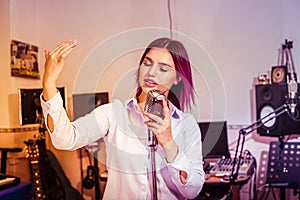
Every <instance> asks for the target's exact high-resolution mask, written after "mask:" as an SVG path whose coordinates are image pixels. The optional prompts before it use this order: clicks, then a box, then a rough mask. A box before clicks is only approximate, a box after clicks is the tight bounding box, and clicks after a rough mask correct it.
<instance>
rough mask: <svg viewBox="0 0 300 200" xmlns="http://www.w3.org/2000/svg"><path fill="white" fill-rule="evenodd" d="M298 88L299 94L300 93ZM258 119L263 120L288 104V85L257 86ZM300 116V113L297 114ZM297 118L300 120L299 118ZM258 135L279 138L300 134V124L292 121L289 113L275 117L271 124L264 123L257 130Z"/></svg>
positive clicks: (299, 107)
mask: <svg viewBox="0 0 300 200" xmlns="http://www.w3.org/2000/svg"><path fill="white" fill-rule="evenodd" d="M298 85H299V83H298ZM299 88H300V87H299V86H298V93H300V89H299ZM255 93H256V118H257V120H258V119H261V118H263V116H266V115H267V114H270V113H272V112H273V111H274V110H276V109H277V108H279V107H280V106H282V105H284V104H285V103H286V98H287V97H286V96H287V94H288V84H287V83H278V84H267V85H256V86H255ZM296 110H297V111H299V110H300V105H297V107H296ZM297 114H298V115H299V112H298V113H297ZM296 118H299V116H298V117H297V116H296ZM257 133H258V134H260V135H261V136H273V137H279V136H283V135H289V134H300V122H299V121H295V120H294V119H292V118H291V117H290V116H289V114H288V113H287V112H285V113H283V114H282V115H280V116H278V117H275V118H274V119H272V120H270V121H269V122H266V123H263V125H262V126H261V127H259V128H258V129H257Z"/></svg>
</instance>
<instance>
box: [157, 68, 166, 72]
mask: <svg viewBox="0 0 300 200" xmlns="http://www.w3.org/2000/svg"><path fill="white" fill-rule="evenodd" d="M159 70H160V71H161V72H167V71H168V69H165V68H164V67H160V68H159Z"/></svg>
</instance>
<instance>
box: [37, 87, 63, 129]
mask: <svg viewBox="0 0 300 200" xmlns="http://www.w3.org/2000/svg"><path fill="white" fill-rule="evenodd" d="M40 100H41V106H42V110H43V115H44V118H45V119H47V116H48V115H50V116H51V117H52V119H53V122H54V124H56V121H57V119H58V118H59V115H60V110H61V109H62V108H63V100H62V97H61V95H60V92H59V91H58V92H57V93H56V95H54V96H53V97H52V98H51V99H49V100H48V101H45V100H44V98H43V93H42V94H41V96H40ZM45 125H46V127H47V129H48V125H47V120H45ZM48 131H49V130H48Z"/></svg>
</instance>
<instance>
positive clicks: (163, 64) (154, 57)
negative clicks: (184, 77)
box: [138, 48, 180, 96]
mask: <svg viewBox="0 0 300 200" xmlns="http://www.w3.org/2000/svg"><path fill="white" fill-rule="evenodd" d="M139 73H140V74H139V80H138V81H139V85H140V86H141V88H142V93H144V94H148V92H149V91H150V90H153V89H158V90H160V91H161V92H162V93H164V94H165V95H166V96H167V95H168V93H169V90H170V88H171V87H172V85H173V84H178V83H179V82H180V78H179V77H177V73H176V70H175V64H174V61H173V58H172V56H171V54H170V53H169V51H168V50H166V49H160V48H152V49H151V50H150V51H149V52H148V53H147V55H146V56H145V58H144V60H143V62H142V64H141V66H140V71H139Z"/></svg>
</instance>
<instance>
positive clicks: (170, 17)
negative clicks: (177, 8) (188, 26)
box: [168, 0, 173, 39]
mask: <svg viewBox="0 0 300 200" xmlns="http://www.w3.org/2000/svg"><path fill="white" fill-rule="evenodd" d="M168 16H169V30H170V38H171V39H173V20H172V12H171V2H170V0H168Z"/></svg>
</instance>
